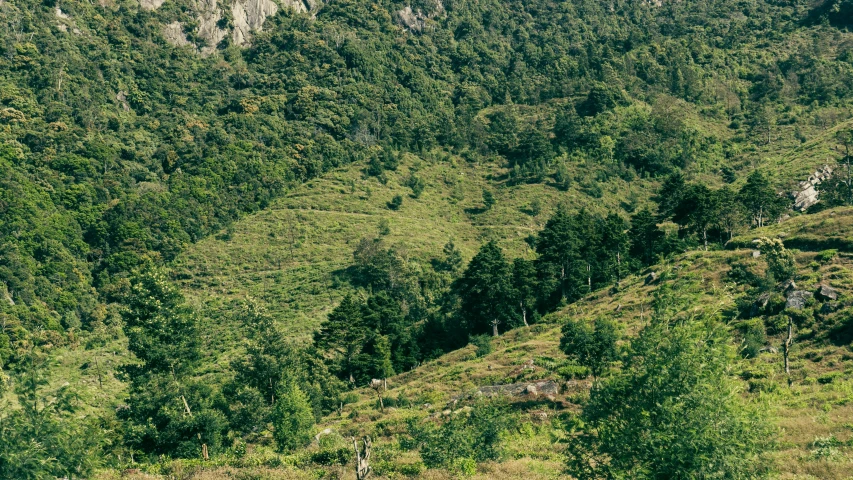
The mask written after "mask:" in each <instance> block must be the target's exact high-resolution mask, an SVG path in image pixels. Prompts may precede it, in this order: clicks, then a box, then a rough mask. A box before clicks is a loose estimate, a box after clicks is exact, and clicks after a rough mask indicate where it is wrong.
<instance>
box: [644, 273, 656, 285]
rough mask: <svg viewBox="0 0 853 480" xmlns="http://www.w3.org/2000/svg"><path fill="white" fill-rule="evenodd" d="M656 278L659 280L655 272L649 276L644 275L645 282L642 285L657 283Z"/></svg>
mask: <svg viewBox="0 0 853 480" xmlns="http://www.w3.org/2000/svg"><path fill="white" fill-rule="evenodd" d="M658 278H660V277H658V274H657V273H655V272H652V273H650V274H648V275H646V280H645V282H644V283H645V284H646V285H651V284H653V283H655V282H657V281H658Z"/></svg>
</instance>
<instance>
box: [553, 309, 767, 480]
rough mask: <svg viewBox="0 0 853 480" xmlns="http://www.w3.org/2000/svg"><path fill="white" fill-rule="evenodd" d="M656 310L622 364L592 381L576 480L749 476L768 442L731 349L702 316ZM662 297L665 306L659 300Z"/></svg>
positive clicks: (575, 450) (576, 447)
mask: <svg viewBox="0 0 853 480" xmlns="http://www.w3.org/2000/svg"><path fill="white" fill-rule="evenodd" d="M667 298H668V297H660V300H659V301H658V303H659V305H658V306H657V307H656V312H657V313H656V315H655V317H654V318H653V320H652V322H651V323H650V324H649V325H648V326H646V327H645V328H643V330H642V331H641V332H640V334H639V336H638V337H637V338H636V339H634V340H633V341H632V342H631V348H630V349H629V351H628V355H627V357H626V359H625V362H624V366H623V370H622V371H621V373H619V374H618V375H615V376H613V377H611V378H610V379H607V380H604V381H602V382H600V383H598V384H596V385H595V386H594V387H593V389H592V392H591V395H590V398H589V401H588V402H587V403H586V404H585V405H584V407H583V413H582V419H583V421H584V423H585V425H586V429H585V431H584V433H583V434H582V435H581V436H580V437H579V438H578V441H577V443H575V444H573V445H572V446H571V447H570V449H571V461H570V463H569V469H570V471H571V473H572V474H573V475H575V476H576V477H579V478H623V477H625V478H627V477H634V478H636V477H643V478H697V477H701V478H752V477H755V476H760V475H761V474H762V473H764V471H765V469H766V463H765V462H764V461H762V459H761V454H762V453H763V452H765V451H767V449H768V448H769V447H770V446H771V444H772V429H771V428H770V427H769V426H768V423H767V420H766V419H765V417H764V416H763V415H762V411H763V409H761V408H759V407H758V406H756V405H753V404H751V403H749V402H747V401H745V400H744V399H743V398H742V397H741V396H740V394H739V391H738V390H739V388H738V385H737V383H736V382H735V381H734V380H733V379H731V377H730V374H729V371H728V369H729V365H730V364H731V362H732V361H733V358H732V357H733V353H734V352H733V349H732V347H731V346H730V345H729V342H728V339H727V338H726V335H725V334H724V330H723V329H722V328H721V327H720V326H719V325H718V324H717V323H716V322H715V321H714V320H713V319H709V318H682V319H678V320H676V321H674V322H672V321H670V316H669V314H668V313H666V312H669V311H671V310H672V309H673V308H675V306H676V305H675V304H673V303H672V301H670V300H667ZM661 301H663V302H664V303H666V304H665V305H663V304H660V303H661Z"/></svg>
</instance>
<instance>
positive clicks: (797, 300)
mask: <svg viewBox="0 0 853 480" xmlns="http://www.w3.org/2000/svg"><path fill="white" fill-rule="evenodd" d="M813 296H814V295H813V294H812V292H807V291H805V290H794V291H792V292H791V293H789V294H788V299H787V300H786V301H785V308H791V309H794V310H802V309H803V308H805V307H806V302H807V301H808V300H809V299H810V298H812V297H813Z"/></svg>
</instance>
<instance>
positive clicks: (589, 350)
mask: <svg viewBox="0 0 853 480" xmlns="http://www.w3.org/2000/svg"><path fill="white" fill-rule="evenodd" d="M617 340H618V334H617V332H616V326H615V325H614V324H613V322H610V321H608V320H605V319H601V318H600V319H597V320H596V321H595V324H594V326H590V325H589V324H587V323H586V322H584V321H581V320H575V319H569V320H568V321H567V322H566V324H565V325H563V329H562V336H561V337H560V350H562V351H563V353H565V354H566V356H568V357H569V358H570V359H572V360H574V361H576V362H577V363H578V364H579V365H581V366H584V367H587V368H589V371H590V372H591V373H592V374H593V376H595V377H599V376H601V374H602V373H603V372H604V371H605V369H606V368H607V367H608V366H610V364H611V363H613V361H615V360H616V357H617V350H616V341H617Z"/></svg>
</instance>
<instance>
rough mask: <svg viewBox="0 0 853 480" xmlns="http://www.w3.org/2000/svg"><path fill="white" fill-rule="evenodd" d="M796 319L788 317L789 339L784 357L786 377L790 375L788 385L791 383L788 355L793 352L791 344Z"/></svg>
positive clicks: (785, 346)
mask: <svg viewBox="0 0 853 480" xmlns="http://www.w3.org/2000/svg"><path fill="white" fill-rule="evenodd" d="M793 333H794V319H793V318H791V317H788V337H787V338H786V339H785V345H784V349H783V352H784V355H785V375H788V383H789V384H790V383H791V368H790V365H789V364H788V354H789V352H790V351H791V342H792V341H793Z"/></svg>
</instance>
